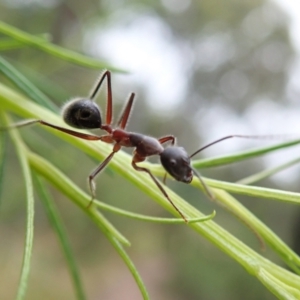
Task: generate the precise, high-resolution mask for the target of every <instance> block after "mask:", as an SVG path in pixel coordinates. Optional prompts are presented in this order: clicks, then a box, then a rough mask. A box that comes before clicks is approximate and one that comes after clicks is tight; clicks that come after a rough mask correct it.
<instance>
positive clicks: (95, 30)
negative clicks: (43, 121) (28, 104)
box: [0, 0, 300, 300]
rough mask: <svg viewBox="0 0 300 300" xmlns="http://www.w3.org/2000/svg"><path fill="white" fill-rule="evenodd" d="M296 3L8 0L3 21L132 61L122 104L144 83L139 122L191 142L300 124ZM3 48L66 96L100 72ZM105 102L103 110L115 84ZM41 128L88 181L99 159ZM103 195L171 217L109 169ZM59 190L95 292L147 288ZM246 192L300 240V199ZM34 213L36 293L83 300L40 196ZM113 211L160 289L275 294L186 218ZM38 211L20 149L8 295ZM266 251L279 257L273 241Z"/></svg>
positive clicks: (233, 172) (154, 288)
mask: <svg viewBox="0 0 300 300" xmlns="http://www.w3.org/2000/svg"><path fill="white" fill-rule="evenodd" d="M297 5H299V4H297V1H284V0H277V1H275V0H274V1H264V0H256V1H253V0H252V1H235V0H231V1H220V0H219V1H217V0H213V1H212V0H203V1H197V0H186V1H180V0H160V1H146V0H145V1H134V0H131V1H121V0H98V1H95V0H87V1H79V0H77V1H62V0H1V1H0V18H1V20H2V21H5V22H8V23H9V24H11V25H14V26H16V27H18V28H20V29H22V30H24V31H27V32H29V33H31V34H36V35H40V34H44V33H48V34H49V35H50V37H51V39H52V40H53V42H55V43H56V44H59V45H62V46H64V47H67V48H69V49H72V50H75V51H78V52H82V53H85V54H87V55H90V56H93V57H96V58H98V59H103V60H105V61H107V62H109V63H110V64H111V65H114V66H116V67H119V68H122V69H124V70H127V71H129V73H128V74H117V73H114V74H113V78H112V80H113V92H114V103H115V105H114V108H115V112H116V113H117V112H119V111H120V109H121V108H122V106H123V104H124V102H125V100H126V98H127V96H128V95H129V93H130V92H131V91H134V92H136V93H137V94H138V97H137V101H136V105H135V107H134V112H133V114H132V116H131V120H130V125H129V130H131V131H138V132H141V133H145V134H150V135H153V136H156V137H160V136H163V135H166V134H174V135H176V136H177V137H178V143H179V144H180V145H183V146H184V147H185V148H186V149H187V151H188V152H189V153H192V152H193V151H195V150H196V149H197V148H199V147H200V146H202V145H204V144H205V143H207V142H209V141H212V140H214V139H216V138H219V137H222V136H224V135H228V134H238V133H239V134H276V133H278V134H285V133H292V134H297V133H300V122H299V112H300V104H299V103H300V102H299V95H300V88H299V86H300V85H299V84H298V82H300V64H299V62H300V60H299V58H300V56H299V51H300V39H299V31H300V21H299V20H300V17H299V14H300V8H299V7H298V6H297ZM3 55H5V57H6V58H7V59H8V60H9V61H10V62H11V63H12V64H13V65H14V66H15V67H17V68H18V69H19V70H20V71H21V72H23V73H24V74H25V75H26V76H27V77H28V78H29V79H30V80H31V81H33V82H34V83H36V85H37V86H39V87H40V88H41V89H43V90H44V91H45V92H46V93H47V94H48V95H51V97H52V98H53V100H54V101H55V102H56V103H57V105H58V106H61V105H62V104H63V103H64V102H65V101H66V100H68V99H70V98H71V97H73V96H79V95H81V96H85V95H87V94H88V92H89V90H90V89H91V87H92V86H93V84H94V81H95V79H96V78H97V77H98V75H99V73H100V71H101V70H99V71H98V70H90V69H85V68H82V67H78V66H74V65H71V64H69V63H66V62H63V61H60V60H59V59H55V58H52V57H49V56H47V55H46V54H45V53H41V52H39V51H37V50H32V49H26V48H24V49H21V50H20V49H19V50H18V49H17V50H13V51H10V52H6V53H3ZM0 78H1V79H0V80H4V78H3V77H2V76H1V77H0ZM98 102H99V104H100V106H101V107H104V105H105V94H104V93H103V95H102V96H101V97H99V100H98ZM37 127H38V126H37ZM37 127H36V128H26V129H25V128H24V129H22V135H23V136H24V138H25V140H26V141H27V143H28V145H29V146H30V148H31V149H33V150H34V151H36V152H38V153H39V154H41V155H42V156H44V157H47V158H48V159H49V160H51V161H52V162H53V163H54V164H55V165H57V166H59V167H60V168H61V169H62V170H63V171H64V172H65V173H67V174H68V175H69V176H70V177H71V178H72V180H74V181H75V182H76V183H77V184H78V185H79V186H81V187H82V188H84V189H87V188H86V178H87V176H88V174H89V173H90V171H91V170H92V169H93V168H94V167H95V162H94V161H92V160H91V159H90V158H88V157H87V156H86V155H85V154H83V153H81V152H80V151H79V150H77V149H74V148H72V147H71V146H70V145H68V144H66V143H64V142H62V141H61V140H59V139H58V138H55V137H53V136H51V135H50V134H48V133H47V132H45V131H44V130H43V129H42V128H37ZM266 143H267V142H266V141H248V140H247V141H244V140H231V141H227V142H224V143H223V144H219V145H216V146H214V147H212V148H210V149H207V150H205V151H204V152H203V153H201V154H199V158H200V157H210V156H213V155H220V154H225V153H231V152H233V151H237V150H240V149H248V148H249V147H257V146H259V145H265V144H266ZM11 149H13V148H12V147H11ZM292 157H297V151H295V150H294V151H282V152H280V153H275V154H273V155H272V156H268V157H266V158H264V159H256V160H252V161H251V162H246V163H241V164H235V165H232V166H227V167H222V168H215V169H209V170H202V174H203V175H205V176H207V177H211V178H216V179H221V180H226V181H232V182H234V181H236V180H238V179H241V178H243V177H245V176H248V175H251V174H253V173H255V172H258V171H260V170H263V169H264V168H266V167H271V166H274V165H277V164H280V163H282V162H284V161H287V160H288V159H289V158H292ZM128 168H130V166H128ZM298 182H299V167H297V166H295V167H293V168H290V169H288V170H287V171H285V172H281V173H279V174H278V175H276V176H274V177H272V178H270V179H268V180H264V181H263V182H261V183H259V184H261V185H263V186H269V187H273V188H282V189H286V190H291V191H299V183H298ZM169 185H170V186H171V187H172V188H174V189H175V190H176V191H177V192H178V193H180V194H181V195H183V196H184V198H185V199H187V200H188V201H190V202H191V203H192V204H194V205H195V206H196V207H198V208H199V209H200V210H201V211H203V212H204V213H211V211H212V209H214V208H216V209H217V217H216V221H217V222H218V223H219V224H221V225H222V226H224V227H225V228H226V229H227V230H229V231H230V232H231V233H233V234H234V235H236V236H237V237H238V238H240V239H242V240H243V241H244V242H245V243H247V244H249V245H250V246H251V247H253V248H254V249H255V250H256V251H260V249H259V247H260V246H259V243H258V242H257V240H256V238H255V236H254V235H253V233H251V232H250V231H249V230H248V229H247V228H246V227H245V226H244V225H242V224H241V223H240V222H238V221H237V220H236V219H235V218H234V217H233V216H231V215H230V214H229V213H228V212H226V211H224V210H223V209H222V208H220V207H216V206H215V204H213V203H210V202H209V201H207V199H206V197H205V196H203V195H202V194H201V193H200V192H199V191H198V190H195V189H193V188H192V187H190V186H188V185H183V184H180V183H172V182H169ZM97 192H98V196H99V198H100V200H102V201H105V202H107V203H109V204H112V205H116V206H118V207H122V208H126V209H128V210H132V211H136V212H140V213H145V214H149V215H156V216H168V214H167V213H166V212H164V211H162V209H161V208H160V207H159V206H157V205H156V204H155V203H153V202H152V201H150V200H149V199H148V198H147V197H146V196H145V195H144V194H143V193H141V192H140V191H138V190H137V189H136V188H135V187H132V186H130V184H128V183H127V182H126V181H125V180H123V178H121V177H119V176H118V175H117V174H114V173H112V172H111V171H109V170H108V171H106V172H105V173H103V174H101V176H100V177H99V178H97ZM52 194H53V197H54V199H55V202H56V204H57V206H58V207H59V210H60V213H61V215H62V218H63V220H64V222H65V225H66V227H67V230H68V234H69V237H70V240H71V244H72V247H73V249H74V252H75V255H76V258H77V260H78V264H79V268H80V270H81V275H82V278H83V282H84V286H85V290H86V292H87V295H88V299H106V300H110V299H132V300H135V299H141V296H140V293H139V291H138V289H137V287H136V284H135V282H134V281H133V279H132V277H131V275H130V273H129V271H128V270H127V269H126V267H125V266H124V264H123V262H122V261H121V259H120V258H119V257H118V255H117V254H116V253H115V252H114V250H113V249H112V247H111V245H110V244H109V243H108V242H107V241H106V240H105V239H104V238H103V236H102V235H101V234H100V233H99V231H98V229H97V228H95V226H94V224H92V223H91V222H90V220H89V219H87V217H86V216H85V215H84V214H83V213H82V211H80V210H79V209H77V208H76V207H74V205H72V204H71V203H70V202H69V201H67V199H65V198H64V197H62V196H61V195H60V194H59V193H58V192H56V191H55V190H52ZM238 199H239V200H240V201H241V202H243V203H244V205H246V206H247V207H248V208H249V209H250V210H251V211H253V212H254V213H255V214H256V215H257V216H258V217H260V218H261V219H262V220H263V221H264V222H265V223H266V224H267V225H268V226H270V227H271V228H272V229H273V230H274V231H275V232H276V233H277V234H278V235H279V236H280V237H281V238H282V239H283V240H284V241H285V242H286V243H288V244H289V245H290V246H291V247H293V248H294V249H295V250H296V251H298V252H299V251H300V243H299V239H300V236H299V232H300V222H299V219H300V211H299V209H298V208H295V207H294V206H288V205H287V204H282V203H277V202H275V201H269V200H268V201H266V200H263V199H251V198H248V197H238ZM35 217H36V220H35V243H34V252H33V260H32V264H33V265H32V270H31V276H30V282H29V287H28V295H27V298H26V299H41V297H42V298H43V299H47V300H51V299H74V294H73V289H72V285H71V282H70V279H69V275H68V272H67V268H66V264H65V261H64V257H63V255H62V252H61V250H60V246H59V244H58V242H57V238H56V236H55V234H54V233H53V231H52V229H51V227H50V225H49V222H48V220H47V218H46V215H45V213H44V211H43V207H42V205H41V203H39V202H38V201H37V202H36V215H35ZM107 217H108V218H109V219H110V220H111V221H112V222H113V224H115V225H116V227H118V228H122V232H123V233H124V234H125V236H126V237H127V238H128V239H129V240H130V241H131V243H132V246H131V248H130V249H128V252H129V254H130V256H131V258H132V259H133V261H134V262H135V264H136V265H137V268H138V269H139V271H140V273H141V276H142V278H143V279H144V281H145V283H146V286H147V288H148V291H149V293H150V296H151V299H156V300H157V299H164V300H167V299H170V300H171V299H172V300H176V299H214V300H223V299H245V300H247V299H249V300H252V299H274V297H273V296H272V295H271V294H270V293H269V292H268V291H267V290H266V289H265V288H264V287H263V286H262V285H261V283H259V282H258V281H257V280H256V279H255V278H253V277H251V276H250V275H249V274H247V273H246V272H245V271H244V270H243V269H242V268H241V267H240V266H239V265H238V264H237V263H236V262H235V261H233V260H231V259H230V258H228V257H227V256H226V255H224V254H223V253H222V252H220V251H219V250H218V249H216V248H215V247H214V246H213V245H211V244H210V243H209V242H207V241H206V240H205V239H202V240H199V238H197V237H196V234H193V233H192V232H190V230H188V228H186V227H185V226H182V225H157V224H148V223H142V222H137V221H132V220H128V219H126V218H122V217H119V216H114V215H108V214H107ZM25 218H26V212H25V201H24V186H23V180H22V174H21V172H20V167H19V164H18V161H17V159H16V155H15V153H14V151H9V162H8V163H7V164H6V169H5V182H4V189H3V190H2V191H1V209H0V270H1V271H0V299H12V298H13V296H14V294H15V290H16V286H17V283H18V278H19V270H20V266H21V261H22V251H23V244H24V235H25V231H24V227H25ZM264 255H265V256H266V257H268V258H270V259H274V260H275V261H278V259H277V258H275V257H274V255H273V254H272V253H271V251H269V250H268V249H267V250H266V252H265V253H264ZM278 263H280V262H278Z"/></svg>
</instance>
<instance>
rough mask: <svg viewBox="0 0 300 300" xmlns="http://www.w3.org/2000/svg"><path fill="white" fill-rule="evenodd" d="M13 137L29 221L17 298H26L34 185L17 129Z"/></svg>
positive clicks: (31, 238) (12, 132) (13, 132)
mask: <svg viewBox="0 0 300 300" xmlns="http://www.w3.org/2000/svg"><path fill="white" fill-rule="evenodd" d="M3 119H4V120H5V122H6V124H8V123H9V122H8V119H7V118H6V117H5V116H3ZM10 135H11V138H12V140H13V142H14V144H15V148H16V151H17V154H18V157H19V160H20V165H21V168H22V172H23V175H24V181H25V186H26V201H27V222H26V237H25V246H24V254H23V263H22V270H21V275H20V281H19V287H18V291H17V296H16V300H22V299H24V298H25V293H26V289H27V284H28V279H29V272H30V262H31V255H32V246H33V234H34V195H33V194H34V193H33V186H32V178H31V172H30V168H29V164H28V160H27V157H26V150H25V146H24V144H23V142H22V140H21V138H20V136H19V134H18V132H17V131H10Z"/></svg>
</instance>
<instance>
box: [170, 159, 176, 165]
mask: <svg viewBox="0 0 300 300" xmlns="http://www.w3.org/2000/svg"><path fill="white" fill-rule="evenodd" d="M170 165H171V166H172V167H175V166H176V160H175V159H170Z"/></svg>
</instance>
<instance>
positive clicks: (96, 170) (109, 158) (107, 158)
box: [87, 136, 121, 209]
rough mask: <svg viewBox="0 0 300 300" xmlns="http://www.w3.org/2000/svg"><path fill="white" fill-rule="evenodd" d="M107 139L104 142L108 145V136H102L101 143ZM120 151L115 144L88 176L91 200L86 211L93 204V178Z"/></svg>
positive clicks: (119, 147)
mask: <svg viewBox="0 0 300 300" xmlns="http://www.w3.org/2000/svg"><path fill="white" fill-rule="evenodd" d="M105 138H107V140H106V141H105V142H107V143H109V138H110V136H103V139H102V140H103V141H104V140H105ZM120 149H121V146H120V145H119V144H115V145H114V148H113V151H112V152H111V153H110V154H109V155H108V156H107V157H106V158H105V160H104V161H103V162H102V163H101V164H100V165H99V166H98V167H97V168H96V169H95V170H94V171H93V172H92V173H91V174H90V175H89V177H88V178H89V187H90V191H91V195H92V199H91V201H90V203H89V204H88V206H87V209H89V208H90V207H91V205H92V204H93V202H94V199H95V197H96V184H95V182H94V178H95V177H96V176H97V175H98V174H99V173H100V172H101V171H102V170H103V169H104V168H105V167H106V166H107V165H108V163H109V162H110V161H111V159H112V158H113V156H114V155H115V153H117V152H118V151H119V150H120Z"/></svg>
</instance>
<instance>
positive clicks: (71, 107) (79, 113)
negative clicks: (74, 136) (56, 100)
mask: <svg viewBox="0 0 300 300" xmlns="http://www.w3.org/2000/svg"><path fill="white" fill-rule="evenodd" d="M62 115H63V119H64V121H65V122H66V123H67V124H68V125H70V126H72V127H75V128H81V129H94V128H101V125H102V124H101V112H100V109H99V107H98V106H97V104H95V102H93V101H92V100H91V99H82V98H77V99H73V100H71V101H69V102H68V103H66V104H65V106H64V107H63V109H62Z"/></svg>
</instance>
